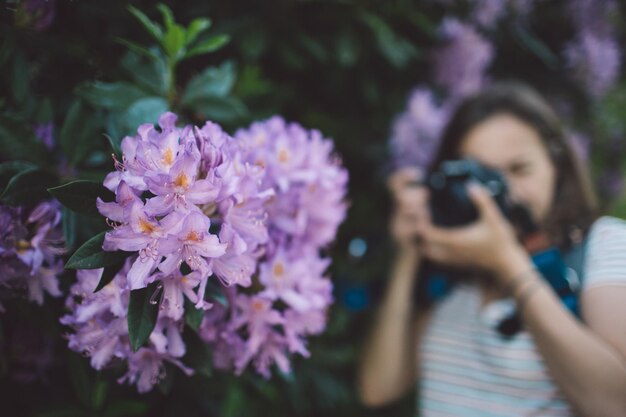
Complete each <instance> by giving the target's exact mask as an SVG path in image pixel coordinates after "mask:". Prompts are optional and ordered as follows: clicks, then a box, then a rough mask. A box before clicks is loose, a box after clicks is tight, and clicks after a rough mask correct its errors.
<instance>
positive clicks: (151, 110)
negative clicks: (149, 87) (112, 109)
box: [122, 97, 169, 135]
mask: <svg viewBox="0 0 626 417" xmlns="http://www.w3.org/2000/svg"><path fill="white" fill-rule="evenodd" d="M168 108H169V105H168V103H167V100H165V99H164V98H162V97H146V98H142V99H139V100H137V101H135V102H134V103H133V104H132V105H131V106H130V107H129V108H128V110H127V111H126V113H125V114H124V115H123V116H122V120H123V126H124V132H123V134H124V135H127V134H131V133H133V132H136V131H137V128H138V127H139V125H141V124H143V123H156V122H157V120H158V119H159V116H160V115H161V114H163V113H165V112H166V111H167V110H168Z"/></svg>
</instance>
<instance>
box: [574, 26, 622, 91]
mask: <svg viewBox="0 0 626 417" xmlns="http://www.w3.org/2000/svg"><path fill="white" fill-rule="evenodd" d="M565 57H566V59H567V62H568V65H569V66H570V68H572V70H573V71H574V76H575V78H576V79H577V80H578V81H580V82H581V83H582V84H583V85H584V86H585V89H586V90H587V92H588V93H589V94H590V95H591V96H593V97H596V98H598V97H601V96H603V95H604V94H605V93H606V92H607V91H608V90H609V89H610V88H611V87H612V86H613V85H614V84H615V82H616V81H617V78H618V77H619V73H620V67H621V52H620V49H619V45H618V43H617V41H616V40H615V39H614V38H613V37H610V36H599V35H597V34H596V33H593V32H591V31H583V32H581V33H579V34H578V37H577V38H576V39H575V40H574V41H573V42H571V43H570V44H568V45H567V47H566V49H565Z"/></svg>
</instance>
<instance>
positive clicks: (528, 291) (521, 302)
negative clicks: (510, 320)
mask: <svg viewBox="0 0 626 417" xmlns="http://www.w3.org/2000/svg"><path fill="white" fill-rule="evenodd" d="M541 284H542V281H541V280H540V279H537V278H535V279H534V280H533V281H532V282H531V283H530V284H528V285H527V286H526V288H524V291H523V292H522V293H521V294H520V295H519V297H518V299H517V311H519V312H522V310H523V309H524V306H525V305H526V303H527V302H528V299H529V298H530V296H531V295H533V294H534V293H535V292H536V291H537V289H539V288H541Z"/></svg>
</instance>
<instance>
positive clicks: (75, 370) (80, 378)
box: [67, 352, 91, 407]
mask: <svg viewBox="0 0 626 417" xmlns="http://www.w3.org/2000/svg"><path fill="white" fill-rule="evenodd" d="M85 362H86V361H85V359H83V358H81V357H80V356H79V355H77V354H76V353H74V352H68V355H67V366H68V367H69V376H70V381H71V383H72V387H73V388H74V393H75V394H76V396H77V397H78V400H79V401H80V402H81V404H82V405H84V406H86V407H89V406H90V404H91V401H90V392H91V379H90V378H89V370H88V368H87V364H86V363H85Z"/></svg>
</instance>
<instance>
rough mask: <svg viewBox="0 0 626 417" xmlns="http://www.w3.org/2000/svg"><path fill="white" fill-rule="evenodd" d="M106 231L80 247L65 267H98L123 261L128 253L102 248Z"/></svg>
mask: <svg viewBox="0 0 626 417" xmlns="http://www.w3.org/2000/svg"><path fill="white" fill-rule="evenodd" d="M105 233H106V232H101V233H98V234H97V235H95V236H94V237H92V238H91V239H89V240H88V241H87V242H85V243H84V244H83V245H82V246H81V247H80V248H78V249H77V250H76V252H74V254H73V255H72V256H71V257H70V259H69V260H68V261H67V263H66V264H65V269H98V268H103V267H106V266H112V265H117V264H119V263H121V262H122V261H123V260H124V259H125V258H126V257H127V256H128V254H127V253H124V252H120V251H117V252H107V251H104V250H102V243H103V242H104V235H105Z"/></svg>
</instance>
